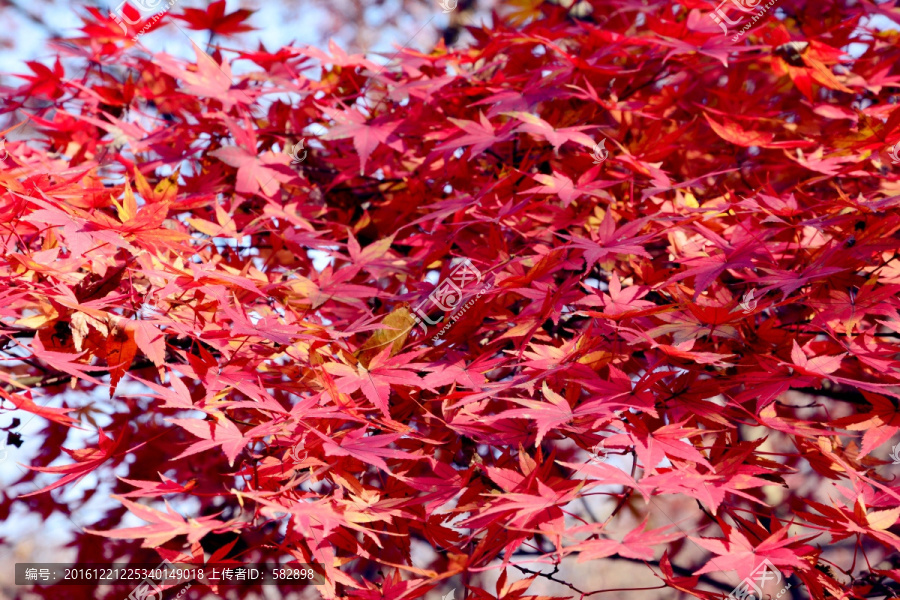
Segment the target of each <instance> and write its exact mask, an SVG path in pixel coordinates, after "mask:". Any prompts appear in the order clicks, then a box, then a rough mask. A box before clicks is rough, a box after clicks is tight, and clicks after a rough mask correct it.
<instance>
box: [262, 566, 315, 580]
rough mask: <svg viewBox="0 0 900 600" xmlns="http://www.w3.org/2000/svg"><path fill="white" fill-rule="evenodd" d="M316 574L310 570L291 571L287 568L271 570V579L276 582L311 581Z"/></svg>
mask: <svg viewBox="0 0 900 600" xmlns="http://www.w3.org/2000/svg"><path fill="white" fill-rule="evenodd" d="M315 574H316V572H315V571H313V570H312V569H291V568H289V567H287V568H284V569H273V570H272V578H273V579H277V580H284V579H312V578H313V577H314V576H315Z"/></svg>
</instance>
